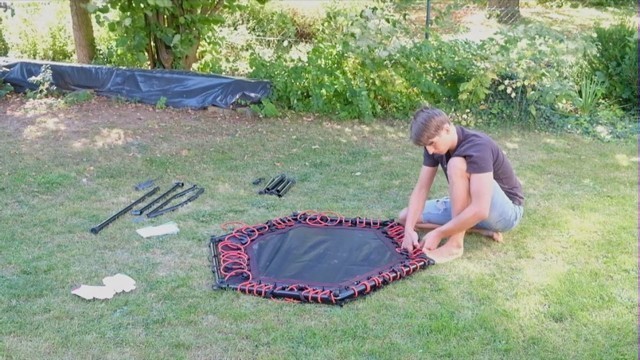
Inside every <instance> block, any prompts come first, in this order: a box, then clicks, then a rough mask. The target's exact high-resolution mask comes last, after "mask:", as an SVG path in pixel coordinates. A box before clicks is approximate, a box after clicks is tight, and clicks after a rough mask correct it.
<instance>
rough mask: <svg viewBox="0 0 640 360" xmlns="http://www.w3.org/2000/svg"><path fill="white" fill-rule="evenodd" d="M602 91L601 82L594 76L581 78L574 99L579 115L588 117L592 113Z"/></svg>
mask: <svg viewBox="0 0 640 360" xmlns="http://www.w3.org/2000/svg"><path fill="white" fill-rule="evenodd" d="M603 90H604V89H603V86H602V81H600V80H599V79H598V78H597V77H596V76H591V77H588V76H586V75H584V76H583V78H582V81H581V82H580V91H579V93H578V96H577V99H576V100H577V103H576V107H577V108H578V109H579V110H580V114H582V115H588V114H590V113H592V112H593V111H594V109H595V107H596V105H597V103H598V100H600V97H601V96H602V93H603Z"/></svg>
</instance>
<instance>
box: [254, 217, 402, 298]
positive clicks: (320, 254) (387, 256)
mask: <svg viewBox="0 0 640 360" xmlns="http://www.w3.org/2000/svg"><path fill="white" fill-rule="evenodd" d="M247 253H248V254H249V258H250V259H251V269H252V273H253V274H254V276H255V279H260V280H264V281H272V282H281V281H284V282H290V283H297V282H303V283H306V284H309V285H314V286H318V285H320V286H346V285H350V284H351V283H352V281H353V279H354V278H358V277H366V276H370V275H374V274H377V273H378V271H380V269H383V268H386V267H390V266H392V265H393V264H396V263H400V262H402V260H403V259H404V258H403V256H401V255H400V254H399V253H397V252H396V251H395V248H394V247H393V246H392V244H391V243H390V242H389V241H387V240H385V238H384V237H383V236H382V234H381V233H380V232H379V231H376V230H374V229H366V228H330V227H329V228H325V227H311V226H307V225H298V226H296V227H294V228H292V229H287V230H280V231H276V232H273V233H270V234H265V235H263V237H262V238H261V241H259V242H254V243H252V244H251V246H250V248H249V249H248V251H247Z"/></svg>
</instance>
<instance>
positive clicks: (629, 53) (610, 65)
mask: <svg viewBox="0 0 640 360" xmlns="http://www.w3.org/2000/svg"><path fill="white" fill-rule="evenodd" d="M595 33H596V38H595V46H596V51H595V52H594V53H592V54H587V55H586V61H587V64H588V66H589V69H590V70H591V71H592V73H593V74H594V75H595V76H597V77H598V78H599V79H600V80H601V81H602V82H603V83H604V85H603V86H604V90H605V91H604V96H605V97H606V98H607V99H609V100H611V101H614V102H617V103H619V104H620V105H621V106H623V107H629V108H637V106H638V103H637V101H638V33H637V30H636V29H635V28H634V27H631V26H630V25H628V24H627V23H624V22H621V23H618V24H616V25H613V26H611V27H609V28H603V27H597V28H596V29H595Z"/></svg>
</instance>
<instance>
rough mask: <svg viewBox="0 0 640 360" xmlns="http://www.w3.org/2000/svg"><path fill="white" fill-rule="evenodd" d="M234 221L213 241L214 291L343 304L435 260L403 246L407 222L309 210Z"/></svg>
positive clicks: (295, 300) (210, 245) (286, 299)
mask: <svg viewBox="0 0 640 360" xmlns="http://www.w3.org/2000/svg"><path fill="white" fill-rule="evenodd" d="M233 225H235V226H237V227H236V228H235V229H234V230H233V231H231V232H230V233H228V234H225V235H221V236H212V237H211V241H210V243H209V248H210V250H211V260H212V261H211V263H212V271H213V273H214V276H215V284H214V288H215V289H232V290H237V291H239V292H242V293H245V294H250V295H255V296H261V297H265V298H271V299H280V300H285V301H293V302H298V301H299V302H314V303H324V304H336V305H342V304H344V303H345V302H347V301H352V300H355V299H357V298H359V297H361V296H364V295H367V294H369V293H371V292H373V291H375V290H377V289H379V288H381V287H383V286H385V285H387V284H390V283H392V282H394V281H396V280H400V279H402V278H404V277H406V276H409V275H411V274H413V273H415V272H416V271H418V270H420V269H424V268H426V267H428V266H430V265H433V264H434V261H433V260H432V259H430V258H428V257H427V256H426V255H425V254H424V253H423V252H422V251H421V250H419V249H416V250H415V251H414V252H413V253H411V254H410V253H408V252H407V251H406V250H402V249H401V244H402V238H403V236H404V227H403V226H402V225H401V224H399V223H397V222H395V221H393V220H385V221H382V220H375V219H367V218H361V217H356V218H345V217H343V216H341V215H339V214H337V213H333V212H324V213H318V212H312V211H304V212H295V213H293V214H292V215H291V216H286V217H281V218H276V219H272V220H269V221H267V222H265V223H261V224H257V225H253V226H248V225H244V224H241V223H233Z"/></svg>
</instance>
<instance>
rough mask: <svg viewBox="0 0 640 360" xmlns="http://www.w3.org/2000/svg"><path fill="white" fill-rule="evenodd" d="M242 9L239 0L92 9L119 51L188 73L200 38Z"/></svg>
mask: <svg viewBox="0 0 640 360" xmlns="http://www.w3.org/2000/svg"><path fill="white" fill-rule="evenodd" d="M263 2H264V1H263ZM218 5H219V6H218ZM242 8H243V5H241V3H240V2H239V1H237V0H226V1H223V2H212V1H208V0H189V1H187V0H178V1H170V0H134V1H130V0H108V1H106V2H105V3H104V5H103V6H101V7H91V8H90V9H89V10H90V11H92V12H94V13H95V16H96V21H97V22H98V24H100V25H102V26H106V27H107V28H108V29H109V31H110V32H113V33H117V34H118V41H119V43H117V44H116V47H117V48H118V49H119V50H123V51H126V52H128V53H129V54H131V55H132V56H133V57H134V58H136V59H138V61H140V60H142V58H143V57H146V58H147V59H148V63H149V66H150V67H152V68H155V67H158V68H174V69H187V70H188V69H190V68H191V65H192V64H193V62H195V60H196V53H197V50H198V47H199V45H200V41H201V39H202V38H203V37H204V36H205V34H207V33H208V32H209V31H210V30H211V29H212V28H213V26H214V25H218V24H221V23H223V22H224V16H223V13H224V12H231V13H233V12H235V11H239V10H240V9H242Z"/></svg>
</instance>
